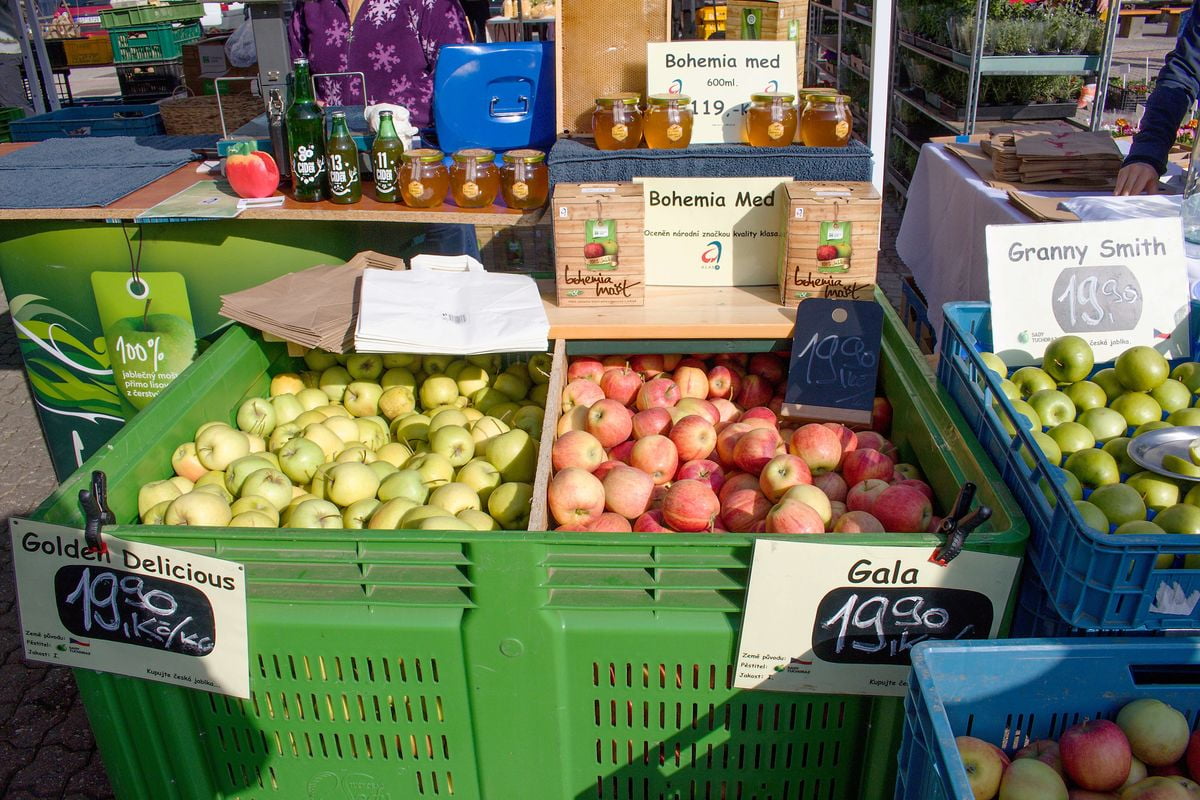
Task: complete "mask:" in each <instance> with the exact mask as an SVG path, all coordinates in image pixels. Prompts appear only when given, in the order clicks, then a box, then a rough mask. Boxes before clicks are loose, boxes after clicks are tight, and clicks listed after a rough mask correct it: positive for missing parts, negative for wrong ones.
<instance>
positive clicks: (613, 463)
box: [592, 459, 628, 480]
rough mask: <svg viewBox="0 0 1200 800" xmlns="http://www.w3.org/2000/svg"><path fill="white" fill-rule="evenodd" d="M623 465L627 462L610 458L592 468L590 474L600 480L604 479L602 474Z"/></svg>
mask: <svg viewBox="0 0 1200 800" xmlns="http://www.w3.org/2000/svg"><path fill="white" fill-rule="evenodd" d="M624 466H628V464H626V463H625V462H624V461H621V460H619V459H611V460H609V461H605V462H604V463H603V464H601V465H600V466H598V467H596V468H595V469H594V470H592V474H593V475H595V476H596V477H597V478H599V479H600V480H604V476H605V475H607V474H608V473H610V472H612V471H613V469H614V468H616V467H624Z"/></svg>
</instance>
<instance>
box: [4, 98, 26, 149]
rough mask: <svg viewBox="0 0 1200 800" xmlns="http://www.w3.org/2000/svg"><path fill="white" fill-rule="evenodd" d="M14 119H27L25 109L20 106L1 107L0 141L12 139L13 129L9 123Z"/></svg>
mask: <svg viewBox="0 0 1200 800" xmlns="http://www.w3.org/2000/svg"><path fill="white" fill-rule="evenodd" d="M14 119H25V109H23V108H20V107H19V106H3V107H0V142H11V141H12V129H11V128H10V127H9V125H8V124H9V123H10V122H12V121H13V120H14Z"/></svg>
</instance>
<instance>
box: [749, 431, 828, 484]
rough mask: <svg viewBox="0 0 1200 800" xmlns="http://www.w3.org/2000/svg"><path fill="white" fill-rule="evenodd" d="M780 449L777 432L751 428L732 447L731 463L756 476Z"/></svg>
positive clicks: (780, 441) (781, 442) (781, 441)
mask: <svg viewBox="0 0 1200 800" xmlns="http://www.w3.org/2000/svg"><path fill="white" fill-rule="evenodd" d="M782 449H783V440H782V439H781V438H780V437H779V432H778V431H777V430H775V429H774V428H752V429H751V430H749V431H746V432H745V433H744V434H742V435H741V436H740V437H739V438H738V440H737V444H735V445H734V446H733V463H734V464H736V465H737V467H738V469H740V470H743V471H745V472H749V473H752V474H755V475H757V474H759V473H761V472H762V470H763V468H764V467H765V466H766V465H767V462H769V461H770V460H771V459H773V458H774V457H775V456H776V455H778V454H779V452H780V451H781V450H782ZM810 479H811V478H810Z"/></svg>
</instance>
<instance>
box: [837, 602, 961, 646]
mask: <svg viewBox="0 0 1200 800" xmlns="http://www.w3.org/2000/svg"><path fill="white" fill-rule="evenodd" d="M925 602H926V601H925V598H924V597H921V596H920V595H908V596H906V597H901V598H898V599H897V600H896V601H895V602H894V603H893V602H892V601H891V600H890V598H888V597H883V596H874V597H870V598H868V599H867V600H865V601H863V602H862V603H860V602H859V595H857V594H852V595H850V597H849V598H847V600H846V602H845V604H843V605H842V607H841V608H839V609H838V610H837V612H836V613H835V614H834V615H833V616H832V617H830V618H829V619H826V620H824V621H822V622H821V627H822V628H825V629H827V630H828V629H831V628H834V627H836V628H837V643H836V645H835V646H834V652H835V653H841V652H842V651H844V650H845V649H846V647H847V639H846V637H847V636H851V637H852V638H853V637H854V635H855V634H858V633H860V632H867V633H868V635H870V636H872V638H873V639H874V641H869V642H864V641H858V640H853V641H851V642H850V643H849V647H850V648H851V649H854V650H858V651H860V652H863V653H878V652H880V651H882V650H884V649H885V648H890V649H889V652H888V655H893V656H894V655H897V654H898V653H900V652H903V651H905V650H908V649H911V648H912V647H913V646H914V645H915V644H917V643H918V642H920V641H922V640H924V639H926V638H928V637H929V636H930V635H931V634H934V633H939V632H941V631H942V629H944V628H945V627H946V626H947V625H949V624H950V612H949V611H947V610H946V609H944V608H933V607H930V608H926V607H925ZM885 626H891V627H894V628H900V629H902V632H901V634H900V637H899V639H895V638H891V637H889V636H888V635H887V631H886V630H885ZM971 627H972V626H967V627H966V628H964V629H963V630H962V631H961V632H959V634H958V635H957V636H956V637H955V638H960V637H962V636H963V635H965V634H967V633H969V632H970V630H971ZM905 628H907V629H911V632H912V633H913V634H914V635H913V636H912V637H910V636H909V630H903V629H905Z"/></svg>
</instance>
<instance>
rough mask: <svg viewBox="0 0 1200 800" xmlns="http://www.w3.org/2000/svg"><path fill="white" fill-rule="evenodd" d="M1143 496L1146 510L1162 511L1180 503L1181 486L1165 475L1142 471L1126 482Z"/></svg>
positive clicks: (1131, 476)
mask: <svg viewBox="0 0 1200 800" xmlns="http://www.w3.org/2000/svg"><path fill="white" fill-rule="evenodd" d="M1125 483H1126V484H1127V485H1129V486H1132V487H1133V488H1134V489H1136V490H1137V493H1138V494H1139V495H1141V497H1142V502H1143V503H1145V504H1146V508H1149V509H1151V510H1152V511H1162V510H1163V509H1164V508H1167V507H1168V506H1173V505H1175V504H1176V503H1178V502H1179V484H1178V483H1176V482H1175V481H1173V480H1171V479H1170V478H1168V477H1166V476H1165V475H1159V474H1158V473H1155V472H1149V471H1147V470H1142V471H1141V472H1135V473H1134V474H1132V475H1130V476H1129V478H1128V479H1127V480H1126V481H1125Z"/></svg>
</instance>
